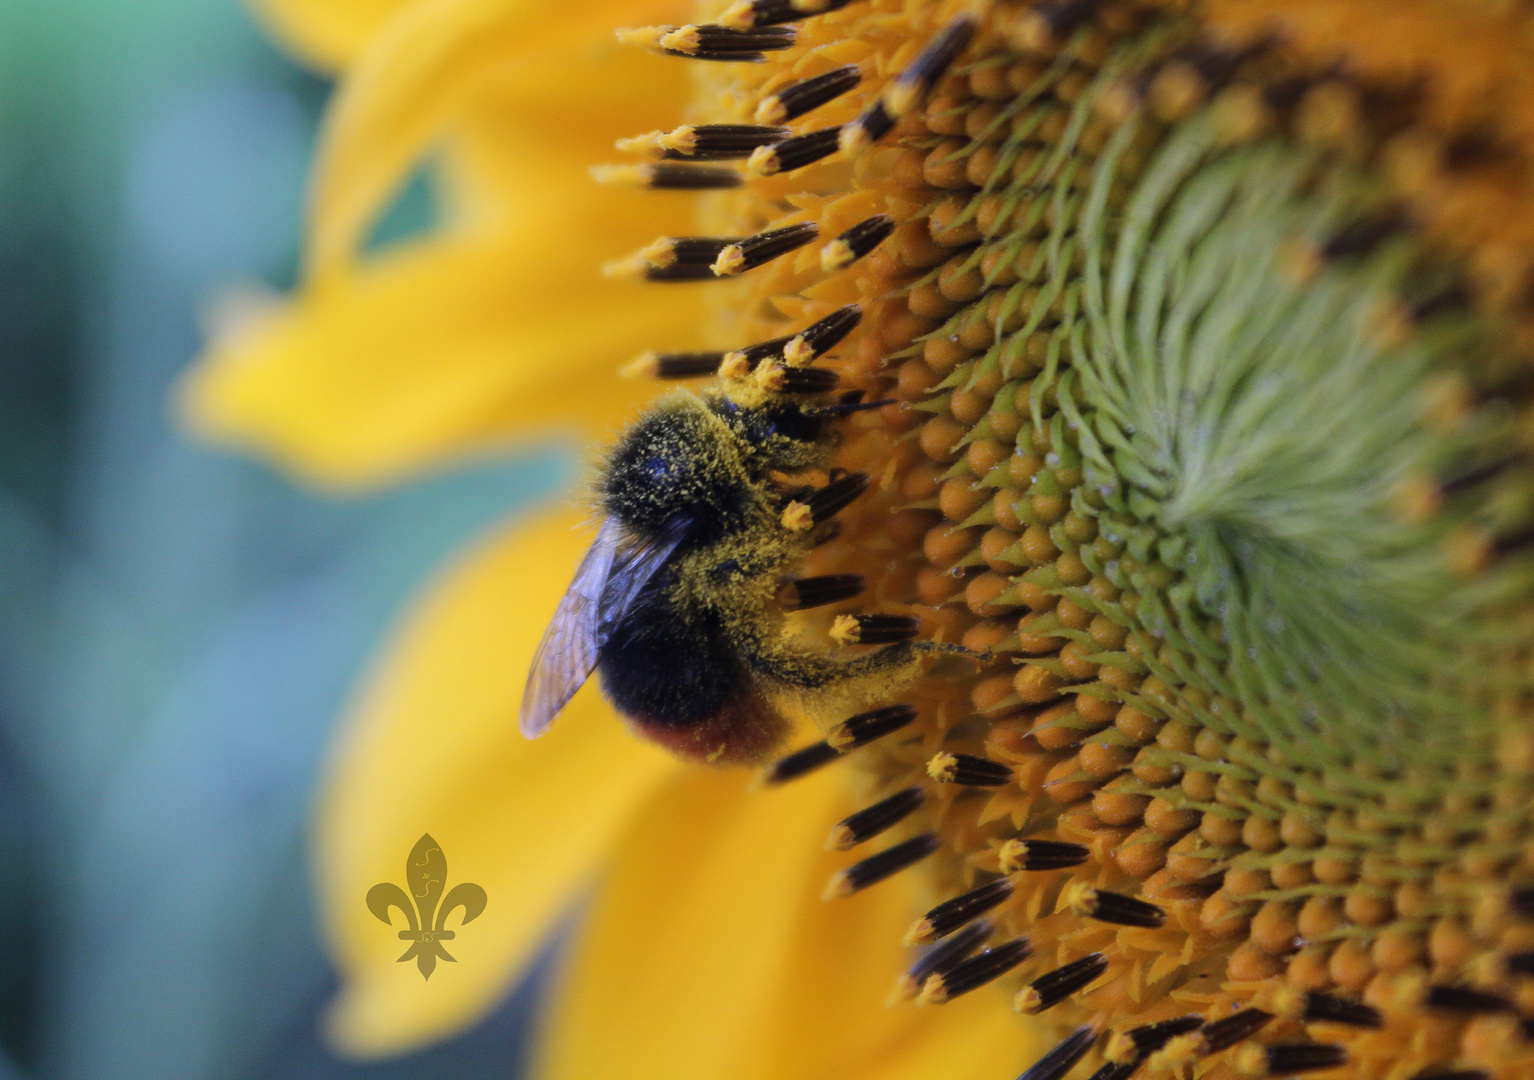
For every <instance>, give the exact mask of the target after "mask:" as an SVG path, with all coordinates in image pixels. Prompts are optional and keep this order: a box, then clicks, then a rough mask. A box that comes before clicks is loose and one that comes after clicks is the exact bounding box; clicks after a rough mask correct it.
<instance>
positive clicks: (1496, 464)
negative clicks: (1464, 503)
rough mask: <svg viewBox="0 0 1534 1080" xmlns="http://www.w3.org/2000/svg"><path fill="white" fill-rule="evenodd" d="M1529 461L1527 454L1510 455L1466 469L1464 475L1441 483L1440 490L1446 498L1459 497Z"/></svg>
mask: <svg viewBox="0 0 1534 1080" xmlns="http://www.w3.org/2000/svg"><path fill="white" fill-rule="evenodd" d="M1528 461H1529V457H1528V455H1527V454H1509V455H1507V456H1506V457H1503V458H1499V459H1498V460H1496V461H1489V462H1487V463H1486V464H1484V465H1479V466H1476V467H1475V468H1473V469H1466V470H1465V471H1464V472H1462V473H1456V474H1455V475H1454V476H1451V477H1449V478H1447V479H1445V480H1442V481H1440V482H1439V484H1438V490H1439V491H1440V492H1441V493H1442V494H1443V495H1445V496H1449V495H1458V494H1459V493H1460V492H1463V491H1467V490H1469V489H1470V488H1473V487H1476V486H1478V485H1480V484H1484V483H1486V482H1487V481H1488V480H1495V479H1496V478H1497V477H1499V476H1501V475H1502V474H1503V473H1505V472H1507V471H1508V470H1509V469H1514V468H1517V467H1518V466H1520V465H1526V464H1528Z"/></svg>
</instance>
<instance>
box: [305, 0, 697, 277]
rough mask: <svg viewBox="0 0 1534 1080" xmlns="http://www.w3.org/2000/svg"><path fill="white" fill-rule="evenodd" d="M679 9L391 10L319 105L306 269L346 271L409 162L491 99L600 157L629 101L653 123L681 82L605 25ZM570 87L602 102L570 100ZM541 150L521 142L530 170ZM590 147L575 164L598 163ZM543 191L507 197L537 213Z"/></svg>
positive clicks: (678, 95)
mask: <svg viewBox="0 0 1534 1080" xmlns="http://www.w3.org/2000/svg"><path fill="white" fill-rule="evenodd" d="M678 6H679V5H678V4H677V3H675V2H665V3H657V2H656V0H640V2H637V3H636V2H635V0H573V2H570V3H566V4H564V5H562V6H561V8H560V12H559V17H557V18H550V17H549V9H548V8H547V6H546V5H544V4H540V3H533V2H532V0H417V2H416V3H415V4H413V5H412V6H410V7H408V8H406V9H404V10H403V11H401V12H400V14H399V16H398V17H396V18H395V19H393V20H391V21H390V22H389V23H388V24H387V25H386V26H385V27H384V28H383V29H382V30H381V32H380V33H379V34H378V36H377V38H376V39H375V40H374V42H373V44H372V46H371V47H370V48H369V49H368V51H367V52H366V53H365V54H364V55H363V56H362V57H361V58H359V60H358V62H357V64H356V65H355V67H354V68H353V69H352V70H351V71H350V72H349V73H348V75H347V78H346V80H345V81H344V82H343V83H342V85H341V88H340V91H339V93H338V95H337V97H336V99H335V101H334V102H333V104H332V106H331V110H330V112H329V114H328V117H327V125H326V131H325V137H324V141H323V143H322V146H321V151H320V156H319V160H318V162H317V165H316V179H315V187H314V194H313V199H312V212H311V229H310V238H309V240H310V243H309V256H310V272H311V275H312V276H314V277H317V278H322V277H324V276H326V275H329V274H334V273H339V272H341V271H342V270H343V268H344V266H345V264H346V262H347V260H348V259H349V258H350V257H351V256H352V254H353V252H354V249H355V247H356V245H357V243H358V241H359V239H360V237H361V236H362V234H363V233H364V231H365V230H366V228H367V226H368V224H369V223H370V222H371V221H372V220H373V218H374V216H375V215H376V214H377V212H378V211H379V209H380V207H381V206H382V205H383V203H384V202H385V201H386V200H387V199H388V197H389V196H390V194H391V193H392V192H393V191H395V190H396V189H397V188H398V186H399V184H400V182H401V181H402V180H403V178H404V177H405V175H406V174H407V172H408V171H409V170H410V168H411V167H412V166H413V165H414V164H415V163H416V162H417V161H418V160H419V159H420V158H421V156H422V155H423V154H424V153H425V152H426V151H427V150H428V149H430V148H431V147H432V146H433V145H434V144H435V143H437V142H439V141H440V140H441V139H442V137H443V135H444V133H445V132H446V131H447V130H448V129H449V128H450V127H452V126H454V125H455V123H456V122H457V121H459V120H461V119H462V118H463V114H465V113H466V112H467V111H469V110H470V109H471V108H472V107H473V106H474V105H475V104H476V103H478V102H480V101H483V100H485V99H486V98H488V97H491V96H494V97H496V98H498V102H499V107H500V111H501V112H502V113H503V116H504V119H505V121H506V122H508V123H510V124H512V125H518V124H532V125H534V126H536V127H541V128H543V129H544V130H548V129H551V128H557V129H559V130H562V131H564V132H566V133H568V134H570V135H572V136H575V137H577V138H578V139H579V140H580V141H582V142H583V143H585V144H586V145H587V146H588V148H589V149H590V151H591V152H592V154H595V155H601V154H604V153H606V154H610V153H611V151H610V147H611V142H612V140H613V139H615V138H618V137H619V136H621V135H624V134H631V133H633V132H632V131H631V130H628V128H629V125H630V124H632V122H633V121H632V120H631V119H630V117H629V115H628V114H627V112H626V110H629V109H633V108H635V107H637V106H638V105H639V104H641V103H642V104H646V105H648V106H649V109H650V111H651V112H650V115H651V116H652V122H653V118H654V117H664V116H665V115H666V114H667V113H668V112H669V111H671V110H672V109H674V108H675V104H676V103H678V102H680V101H681V99H682V97H683V95H684V94H685V92H686V89H687V80H686V79H684V78H680V77H676V76H677V74H678V73H676V72H675V71H674V69H673V71H672V72H671V76H672V77H669V78H667V77H664V76H663V75H662V72H661V71H660V70H659V69H658V68H657V67H656V66H655V62H656V61H657V60H658V59H659V58H656V57H647V56H643V55H640V54H639V52H638V50H635V49H624V48H621V47H619V46H618V45H617V44H616V43H615V42H614V41H613V39H612V31H613V29H614V27H616V26H619V25H622V24H624V23H626V22H630V21H634V20H636V19H638V20H640V21H643V20H644V18H645V17H646V16H648V15H651V14H653V13H654V12H652V10H651V9H655V11H656V12H664V11H667V10H670V9H673V8H677V7H678ZM658 75H660V76H661V77H657V76H658ZM635 87H641V88H642V93H638V94H636V93H635V92H634V90H635ZM567 90H568V92H569V93H570V94H577V95H583V96H584V98H585V99H586V100H592V99H594V100H597V101H602V102H606V107H603V108H581V107H579V106H576V107H572V103H571V101H570V100H568V99H567V93H566V91H567ZM635 115H638V114H637V113H636V114H635ZM542 149H543V148H541V147H538V146H534V147H533V148H532V150H533V153H532V154H531V155H529V156H528V158H527V162H528V165H529V167H530V168H531V167H536V165H537V163H538V161H539V157H538V154H539V153H540V152H541V151H542ZM592 154H588V155H586V156H584V159H583V161H582V164H592V163H594V162H596V161H600V160H601V157H600V156H592ZM540 194H541V193H537V192H530V191H529V189H527V188H521V189H517V190H514V191H513V192H512V197H513V204H514V206H516V207H517V208H518V209H520V210H521V211H522V212H523V213H527V212H529V211H531V212H534V213H536V212H537V211H538V210H539V209H541V207H539V206H538V205H536V203H534V202H531V201H530V198H529V196H530V195H532V197H533V198H537V197H538V196H539V195H540Z"/></svg>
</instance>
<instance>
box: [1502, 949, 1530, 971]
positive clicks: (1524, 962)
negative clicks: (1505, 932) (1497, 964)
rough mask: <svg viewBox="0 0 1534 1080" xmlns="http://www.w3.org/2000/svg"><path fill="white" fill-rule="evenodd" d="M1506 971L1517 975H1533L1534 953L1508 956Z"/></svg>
mask: <svg viewBox="0 0 1534 1080" xmlns="http://www.w3.org/2000/svg"><path fill="white" fill-rule="evenodd" d="M1507 970H1509V971H1512V972H1515V973H1517V974H1519V975H1534V952H1521V953H1515V954H1513V955H1512V956H1509V957H1508V958H1507Z"/></svg>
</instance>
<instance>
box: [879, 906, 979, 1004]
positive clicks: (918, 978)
mask: <svg viewBox="0 0 1534 1080" xmlns="http://www.w3.org/2000/svg"><path fill="white" fill-rule="evenodd" d="M994 929H995V927H993V926H992V925H991V923H990V920H988V919H981V920H979V921H978V922H972V923H970V924H969V925H968V926H966V927H965V928H964V929H963V930H960V931H959V932H958V933H957V934H954V935H953V936H952V937H950V938H945V939H943V940H942V941H940V942H939V943H938V944H936V945H934V946H933V947H932V948H931V949H929V950H927V952H925V953H924V954H922V958H921V959H920V960H918V961H916V963H914V964H912V965H911V969H910V970H909V971H907V972H906V973H905V975H903V976H902V977H901V979H900V982H899V983H898V984H897V989H898V992H899V994H900V996H901V997H914V996H916V994H917V992H918V991H920V990H921V988H922V984H923V983H925V982H926V981H927V980H928V979H929V978H931V977H932V976H933V975H937V974H940V973H942V972H946V971H950V970H952V969H953V967H954V965H956V964H959V963H961V962H962V961H963V960H964V958H965V957H966V956H968V955H969V954H970V953H972V952H974V951H975V949H977V948H979V946H980V943H981V942H982V941H984V940H985V939H986V938H988V937H990V936H991V931H992V930H994Z"/></svg>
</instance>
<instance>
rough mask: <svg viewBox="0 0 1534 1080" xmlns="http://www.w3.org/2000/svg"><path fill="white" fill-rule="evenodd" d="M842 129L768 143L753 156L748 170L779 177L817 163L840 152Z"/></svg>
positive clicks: (747, 167) (835, 128)
mask: <svg viewBox="0 0 1534 1080" xmlns="http://www.w3.org/2000/svg"><path fill="white" fill-rule="evenodd" d="M841 131H842V129H841V128H839V127H834V128H824V129H822V130H820V131H811V132H809V133H808V134H805V135H798V136H795V137H794V138H792V139H784V140H783V141H782V142H780V143H778V144H777V145H776V146H764V147H762V148H761V149H760V150H757V151H756V152H755V153H753V154H752V155H751V157H750V159H749V160H748V161H747V162H746V169H747V170H748V171H750V172H753V173H755V174H756V175H758V176H776V175H777V174H778V173H785V172H793V171H794V170H795V169H802V168H804V167H805V166H806V165H813V164H815V162H817V161H819V160H820V159H821V158H825V157H830V156H831V155H832V154H834V153H836V149H837V146H838V145H839V144H838V139H839V138H840V135H841Z"/></svg>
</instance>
